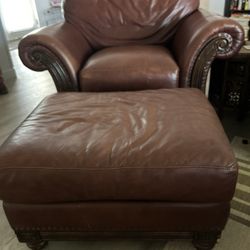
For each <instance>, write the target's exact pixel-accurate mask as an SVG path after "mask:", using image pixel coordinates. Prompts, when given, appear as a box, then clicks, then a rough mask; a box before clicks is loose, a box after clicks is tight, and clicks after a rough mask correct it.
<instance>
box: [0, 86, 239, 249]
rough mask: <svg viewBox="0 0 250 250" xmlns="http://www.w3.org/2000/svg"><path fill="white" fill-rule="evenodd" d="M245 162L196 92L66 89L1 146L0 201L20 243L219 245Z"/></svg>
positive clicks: (48, 100) (38, 247) (50, 97)
mask: <svg viewBox="0 0 250 250" xmlns="http://www.w3.org/2000/svg"><path fill="white" fill-rule="evenodd" d="M236 178H237V163H236V160H235V157H234V154H233V152H232V149H231V147H230V144H229V142H228V140H227V137H226V136H225V133H224V131H223V128H222V126H221V125H220V122H219V120H218V118H217V116H216V113H215V111H214V110H213V108H212V107H211V105H210V104H209V102H208V101H207V99H206V98H205V96H204V95H203V94H202V93H201V92H200V91H199V90H197V89H173V90H166V89H165V90H163V89H162V90H155V91H153V90H151V91H138V92H116V93H61V94H55V95H52V96H49V97H48V98H46V99H45V100H44V101H43V102H42V103H41V104H40V105H39V106H38V107H37V108H36V109H35V110H34V111H33V113H32V114H31V115H30V116H29V117H28V118H27V119H26V120H25V121H24V122H23V123H22V124H21V125H20V126H19V127H18V128H17V129H16V131H15V132H14V133H13V134H12V135H11V136H10V137H9V139H8V140H7V141H6V142H5V143H4V144H3V145H2V147H1V149H0V198H1V199H2V200H3V204H4V209H5V212H6V215H7V218H8V220H9V222H10V225H11V226H12V228H13V229H14V230H15V232H16V234H17V236H18V239H19V240H20V241H21V242H27V244H28V246H29V247H30V248H31V249H41V248H42V247H43V246H44V245H45V243H46V242H47V241H49V240H79V239H103V238H146V239H192V240H193V243H194V246H195V247H196V249H212V248H213V246H214V245H215V243H216V241H217V238H218V237H219V236H220V233H221V231H222V230H223V228H224V226H225V224H226V221H227V219H228V215H229V209H230V201H231V199H232V197H233V194H234V190H235V184H236Z"/></svg>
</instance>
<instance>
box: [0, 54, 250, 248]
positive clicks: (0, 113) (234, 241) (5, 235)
mask: <svg viewBox="0 0 250 250" xmlns="http://www.w3.org/2000/svg"><path fill="white" fill-rule="evenodd" d="M12 57H13V61H14V64H15V68H16V72H17V79H16V80H13V81H9V82H7V86H8V89H9V94H8V95H3V96H0V144H1V143H2V142H3V141H4V140H5V139H6V138H7V136H8V135H9V134H10V133H11V132H12V131H13V130H14V129H15V128H16V127H17V126H18V124H19V123H20V122H22V121H23V120H24V119H25V117H26V116H27V115H28V114H29V113H30V112H31V111H32V110H33V109H34V107H35V106H36V105H37V104H38V103H39V102H40V101H41V100H42V99H43V98H44V97H45V96H47V95H49V94H52V93H55V92H56V90H55V87H54V85H53V81H52V79H51V77H50V75H49V74H48V73H47V72H42V73H37V72H32V71H30V70H28V69H27V68H25V67H24V66H23V65H22V63H21V62H20V60H19V58H18V56H17V51H12ZM249 246H250V230H249V228H247V227H246V226H243V225H241V224H239V223H237V222H235V221H232V220H229V222H228V224H227V226H226V229H225V231H224V233H223V237H222V239H221V240H220V244H218V245H217V246H216V248H215V250H249V249H250V247H249ZM27 249H28V248H27V247H26V245H25V244H21V243H19V242H18V241H17V239H16V237H15V235H14V232H13V231H12V229H11V228H10V226H9V224H8V222H7V219H6V217H5V214H4V212H3V210H2V206H1V202H0V250H27ZM47 249H48V250H59V249H60V250H80V249H81V250H85V249H86V250H181V249H182V250H191V249H194V248H193V246H192V245H191V243H190V242H187V241H184V242H181V241H173V242H169V243H166V242H164V241H147V242H145V241H108V242H102V241H94V242H51V243H50V244H49V246H48V248H47Z"/></svg>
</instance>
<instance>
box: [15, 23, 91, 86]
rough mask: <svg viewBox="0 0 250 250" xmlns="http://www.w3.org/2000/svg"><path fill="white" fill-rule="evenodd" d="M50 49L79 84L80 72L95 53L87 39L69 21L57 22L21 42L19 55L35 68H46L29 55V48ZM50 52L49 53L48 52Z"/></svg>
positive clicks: (52, 55)
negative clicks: (32, 59)
mask: <svg viewBox="0 0 250 250" xmlns="http://www.w3.org/2000/svg"><path fill="white" fill-rule="evenodd" d="M37 49H39V50H41V51H43V50H45V52H46V50H49V51H50V52H51V53H52V54H51V55H48V56H51V57H52V58H55V61H60V62H62V65H63V66H64V67H65V68H66V71H67V73H68V75H69V77H70V79H71V81H72V83H74V84H75V85H76V86H77V85H78V76H77V75H78V72H79V70H80V69H81V67H82V65H83V64H84V62H85V61H86V60H87V58H88V57H89V55H90V54H91V53H93V50H92V48H91V46H90V45H89V44H88V42H87V41H86V39H85V38H84V37H83V36H82V35H81V34H80V33H79V32H78V31H77V29H75V28H74V27H73V26H72V25H70V24H68V23H63V24H56V25H52V26H49V27H46V28H42V29H39V30H36V31H35V32H33V33H31V34H29V35H28V36H27V37H25V38H24V39H22V40H21V42H20V43H19V56H20V58H21V59H22V62H23V63H24V64H25V65H26V66H27V67H29V68H31V69H33V70H39V71H40V70H44V69H45V68H44V67H45V66H43V65H39V64H38V65H36V64H34V62H33V61H31V60H30V58H28V57H27V56H28V55H30V53H29V50H31V54H32V50H37ZM47 54H48V53H47Z"/></svg>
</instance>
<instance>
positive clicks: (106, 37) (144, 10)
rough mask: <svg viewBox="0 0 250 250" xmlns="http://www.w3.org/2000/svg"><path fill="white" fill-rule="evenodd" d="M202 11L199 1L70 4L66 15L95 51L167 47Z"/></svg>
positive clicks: (79, 1)
mask: <svg viewBox="0 0 250 250" xmlns="http://www.w3.org/2000/svg"><path fill="white" fill-rule="evenodd" d="M198 7H199V0H189V1H187V0H126V1H124V0H95V1H89V0H70V1H69V0H68V1H65V3H64V15H65V19H66V21H67V22H69V23H71V24H72V25H73V26H75V27H76V28H77V29H78V30H79V31H80V32H82V34H83V35H84V36H85V37H86V38H87V40H88V41H89V42H90V43H91V44H92V45H93V46H94V48H104V47H110V46H117V45H128V44H130V45H131V44H133V45H141V44H162V43H166V42H167V41H168V40H169V38H171V36H172V34H173V31H174V29H175V28H176V25H177V24H178V23H179V21H180V20H181V19H182V18H184V17H185V16H187V15H190V14H191V13H192V12H194V11H195V10H197V9H198Z"/></svg>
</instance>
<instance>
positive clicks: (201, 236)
mask: <svg viewBox="0 0 250 250" xmlns="http://www.w3.org/2000/svg"><path fill="white" fill-rule="evenodd" d="M220 234H221V233H220V232H202V233H195V234H194V236H193V245H194V246H195V248H196V249H197V250H211V249H213V248H214V246H215V244H216V243H217V240H218V238H219V236H220Z"/></svg>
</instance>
